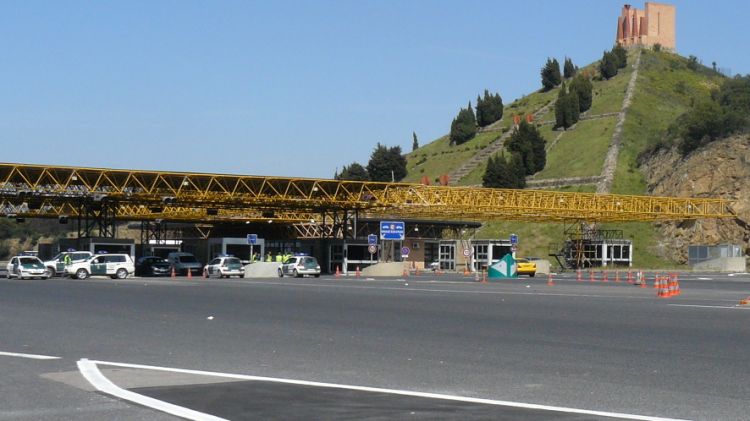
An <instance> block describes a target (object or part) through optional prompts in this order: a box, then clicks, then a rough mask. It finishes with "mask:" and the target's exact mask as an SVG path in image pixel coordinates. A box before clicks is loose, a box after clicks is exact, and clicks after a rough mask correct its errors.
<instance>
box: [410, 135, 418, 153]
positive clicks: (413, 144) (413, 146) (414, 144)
mask: <svg viewBox="0 0 750 421" xmlns="http://www.w3.org/2000/svg"><path fill="white" fill-rule="evenodd" d="M411 137H412V142H411V151H412V152H414V151H416V150H417V149H419V141H418V140H417V132H411Z"/></svg>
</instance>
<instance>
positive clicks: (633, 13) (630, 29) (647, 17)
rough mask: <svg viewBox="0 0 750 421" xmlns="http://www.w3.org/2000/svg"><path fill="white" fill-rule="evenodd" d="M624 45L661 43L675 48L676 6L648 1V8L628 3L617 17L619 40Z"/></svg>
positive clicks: (669, 47) (665, 46)
mask: <svg viewBox="0 0 750 421" xmlns="http://www.w3.org/2000/svg"><path fill="white" fill-rule="evenodd" d="M616 42H617V43H618V44H620V45H622V46H625V47H627V46H630V45H644V46H652V45H654V44H661V46H662V47H664V48H668V49H670V50H674V49H675V7H674V6H673V5H671V4H662V3H651V2H646V10H639V9H636V8H635V7H632V6H631V5H629V4H626V5H624V6H623V7H622V14H621V15H620V16H619V17H618V18H617V40H616Z"/></svg>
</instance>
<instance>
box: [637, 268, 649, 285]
mask: <svg viewBox="0 0 750 421" xmlns="http://www.w3.org/2000/svg"><path fill="white" fill-rule="evenodd" d="M638 279H639V280H640V281H641V288H647V287H648V285H646V282H648V276H646V275H644V274H643V272H641V271H638Z"/></svg>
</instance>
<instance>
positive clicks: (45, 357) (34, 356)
mask: <svg viewBox="0 0 750 421" xmlns="http://www.w3.org/2000/svg"><path fill="white" fill-rule="evenodd" d="M0 355H3V356H6V357H18V358H28V359H31V360H59V359H60V357H53V356H50V355H37V354H20V353H17V352H1V351H0Z"/></svg>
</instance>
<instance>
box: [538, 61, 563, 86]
mask: <svg viewBox="0 0 750 421" xmlns="http://www.w3.org/2000/svg"><path fill="white" fill-rule="evenodd" d="M541 75H542V86H543V87H544V90H545V91H549V90H550V89H552V88H554V87H555V86H557V85H559V84H560V82H561V81H562V76H560V63H558V61H557V59H549V58H548V59H547V63H545V65H544V67H542V72H541Z"/></svg>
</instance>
